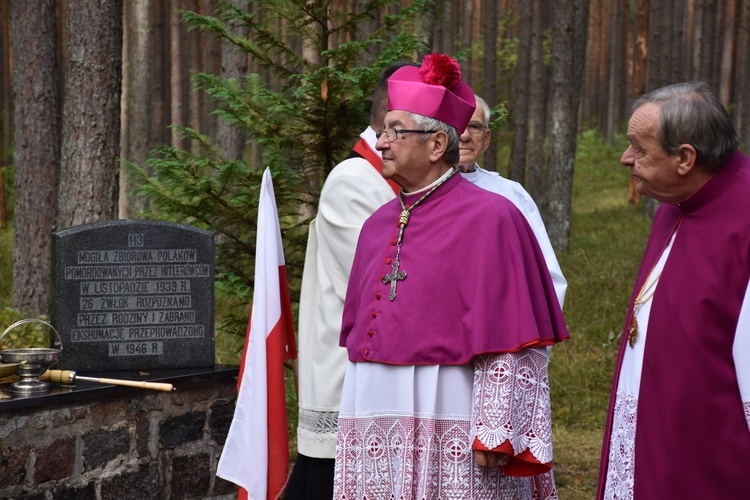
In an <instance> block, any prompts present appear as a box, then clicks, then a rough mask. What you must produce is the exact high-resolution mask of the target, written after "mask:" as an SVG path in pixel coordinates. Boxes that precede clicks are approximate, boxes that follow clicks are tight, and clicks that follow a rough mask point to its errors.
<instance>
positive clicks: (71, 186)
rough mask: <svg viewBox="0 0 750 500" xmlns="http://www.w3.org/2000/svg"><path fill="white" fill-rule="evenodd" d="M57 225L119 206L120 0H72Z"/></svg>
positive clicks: (98, 216) (107, 214)
mask: <svg viewBox="0 0 750 500" xmlns="http://www.w3.org/2000/svg"><path fill="white" fill-rule="evenodd" d="M65 74H66V81H65V99H64V106H63V124H62V155H61V158H62V159H61V172H60V189H59V203H58V210H59V211H58V217H57V227H58V229H64V228H68V227H71V226H77V225H80V224H86V223H88V222H95V221H98V220H106V219H113V218H114V217H115V216H116V211H117V193H118V185H117V180H118V178H117V169H118V163H117V157H118V155H119V146H120V92H121V84H122V0H109V1H107V2H100V1H97V0H70V2H69V11H68V62H67V68H66V71H65Z"/></svg>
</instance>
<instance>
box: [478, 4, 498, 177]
mask: <svg viewBox="0 0 750 500" xmlns="http://www.w3.org/2000/svg"><path fill="white" fill-rule="evenodd" d="M497 25H498V9H497V2H492V1H486V0H485V1H484V2H482V36H483V38H484V61H483V63H482V64H483V68H482V69H483V71H482V73H483V76H484V79H483V80H482V98H483V99H484V100H485V101H487V103H488V104H489V105H490V106H494V105H495V103H497V99H498V97H497ZM484 159H485V160H484V162H485V163H484V166H485V168H486V169H487V170H493V171H496V170H497V141H492V142H490V145H489V147H488V148H487V151H485V152H484Z"/></svg>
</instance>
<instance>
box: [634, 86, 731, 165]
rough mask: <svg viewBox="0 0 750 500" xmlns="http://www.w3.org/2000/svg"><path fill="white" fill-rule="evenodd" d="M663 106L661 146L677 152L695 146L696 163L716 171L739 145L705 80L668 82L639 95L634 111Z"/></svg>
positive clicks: (659, 130) (717, 99) (659, 136)
mask: <svg viewBox="0 0 750 500" xmlns="http://www.w3.org/2000/svg"><path fill="white" fill-rule="evenodd" d="M647 103H654V104H657V105H659V106H660V108H661V112H660V113H659V128H658V130H657V134H658V138H659V143H660V144H661V146H662V148H664V150H665V151H666V152H667V153H669V154H674V153H676V152H677V151H679V148H680V145H682V144H690V145H691V146H693V147H694V148H695V149H696V152H697V163H698V164H700V165H704V166H705V167H706V168H708V169H709V170H710V171H712V172H715V171H717V170H719V169H720V168H721V167H722V165H724V164H725V163H726V162H727V160H728V159H729V156H730V155H731V154H732V153H734V151H735V150H736V149H737V148H738V146H739V143H740V140H739V137H738V135H737V131H736V130H735V128H734V124H733V123H732V119H731V118H730V117H729V113H727V110H726V108H725V107H724V105H723V104H722V102H721V100H719V98H718V97H716V95H715V94H714V93H713V91H712V90H711V88H710V87H709V86H708V84H706V83H705V82H686V83H676V84H673V85H668V86H666V87H662V88H659V89H656V90H653V91H651V92H649V93H647V94H644V95H642V96H641V97H639V98H638V99H636V100H635V101H634V102H633V104H632V105H631V110H632V111H635V110H636V109H638V108H640V107H641V106H643V105H644V104H647Z"/></svg>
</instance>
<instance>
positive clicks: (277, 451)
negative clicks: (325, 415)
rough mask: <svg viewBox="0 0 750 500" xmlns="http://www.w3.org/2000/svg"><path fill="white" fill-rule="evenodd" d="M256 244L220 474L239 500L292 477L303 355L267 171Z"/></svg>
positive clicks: (273, 490) (270, 494)
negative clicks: (290, 414)
mask: <svg viewBox="0 0 750 500" xmlns="http://www.w3.org/2000/svg"><path fill="white" fill-rule="evenodd" d="M260 190H261V195H260V204H259V206H258V231H257V240H256V245H255V290H254V291H253V307H252V311H251V313H250V321H249V323H248V326H247V335H246V337H245V347H244V349H243V351H242V359H241V361H240V374H239V378H238V379H237V390H238V392H239V394H238V396H237V407H236V408H235V410H234V418H233V419H232V424H231V426H230V428H229V434H228V436H227V440H226V443H224V450H223V451H222V454H221V458H220V459H219V466H218V468H217V471H216V475H217V476H219V477H221V478H223V479H226V480H228V481H231V482H233V483H235V484H237V485H239V486H240V487H241V489H240V493H239V498H240V499H242V498H250V499H252V500H267V499H276V498H279V497H280V496H281V493H282V491H283V489H284V485H285V484H286V481H287V478H288V476H289V435H288V432H287V420H286V393H285V390H284V361H286V360H289V359H294V358H296V357H297V347H296V344H295V341H294V322H293V318H292V305H291V301H290V299H289V287H288V284H287V277H286V267H285V262H284V249H283V247H282V245H281V229H280V227H279V214H278V211H277V210H276V197H275V196H274V193H273V181H272V179H271V172H270V170H268V169H266V171H265V172H264V173H263V182H262V184H261V188H260Z"/></svg>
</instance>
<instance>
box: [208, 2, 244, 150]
mask: <svg viewBox="0 0 750 500" xmlns="http://www.w3.org/2000/svg"><path fill="white" fill-rule="evenodd" d="M230 3H231V4H232V5H233V6H234V7H236V8H242V7H243V6H244V5H246V4H247V2H246V1H245V0H231V2H230ZM231 30H232V35H233V36H236V37H239V38H246V37H247V36H248V34H249V32H250V31H249V29H248V28H247V27H246V26H240V25H235V26H232V27H231ZM247 70H248V68H247V55H246V54H245V53H244V52H242V51H240V50H239V49H238V48H237V46H236V45H234V44H232V43H230V42H228V41H227V40H226V39H222V40H221V78H222V79H223V80H226V79H229V78H234V79H235V80H237V82H238V83H239V84H240V85H242V82H243V80H244V78H245V76H246V75H247ZM216 144H217V145H218V146H219V147H220V148H221V150H222V151H223V152H224V154H225V155H226V156H227V157H228V158H232V159H234V160H241V159H242V154H243V151H244V149H245V137H244V135H243V134H242V132H241V131H240V130H239V128H238V127H233V126H231V125H229V124H228V123H226V122H225V121H224V120H219V121H218V123H217V133H216Z"/></svg>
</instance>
